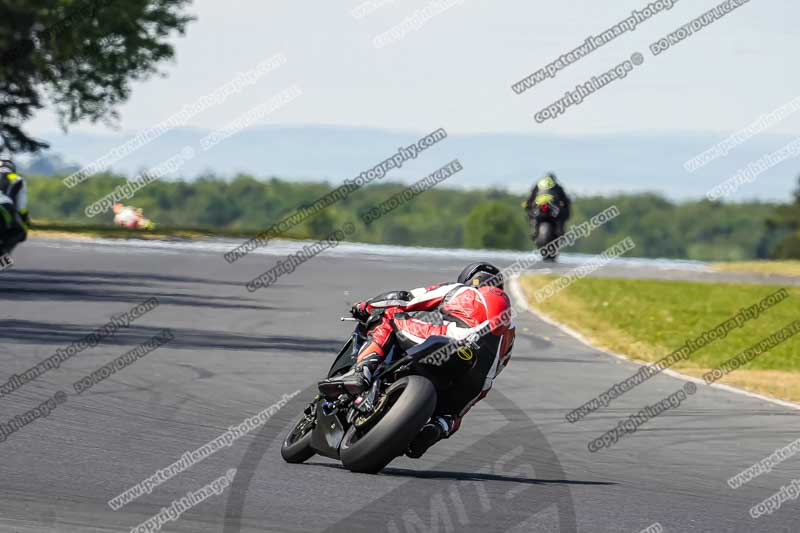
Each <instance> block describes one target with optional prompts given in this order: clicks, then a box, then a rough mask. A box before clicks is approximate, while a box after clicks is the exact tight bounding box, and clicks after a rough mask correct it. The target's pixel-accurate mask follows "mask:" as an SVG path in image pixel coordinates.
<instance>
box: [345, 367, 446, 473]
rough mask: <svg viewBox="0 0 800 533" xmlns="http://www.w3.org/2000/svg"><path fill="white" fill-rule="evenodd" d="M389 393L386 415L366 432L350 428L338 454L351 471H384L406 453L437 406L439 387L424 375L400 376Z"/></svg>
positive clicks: (388, 390)
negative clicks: (437, 390)
mask: <svg viewBox="0 0 800 533" xmlns="http://www.w3.org/2000/svg"><path fill="white" fill-rule="evenodd" d="M386 394H387V395H388V396H389V401H390V402H391V403H390V405H389V407H388V409H389V410H388V412H387V413H386V414H385V415H384V416H383V418H381V419H380V420H379V421H378V422H377V423H375V424H374V425H373V426H371V427H370V428H369V429H368V430H367V431H366V433H363V434H362V433H361V432H360V430H358V428H356V427H355V426H352V427H350V429H348V430H347V432H346V433H345V435H344V438H343V439H342V444H341V446H340V448H339V457H340V458H341V460H342V464H343V465H344V466H345V468H347V469H348V470H351V471H352V472H362V473H366V474H377V473H378V472H380V471H381V470H383V468H384V467H385V466H386V465H388V464H389V463H390V462H391V461H392V460H393V459H394V458H395V457H398V456H399V455H402V454H404V453H405V451H406V450H407V449H408V445H409V444H411V441H412V440H413V439H414V437H416V436H417V434H419V431H420V430H421V429H422V426H424V425H425V424H426V423H427V422H428V420H430V418H431V415H432V414H433V411H434V409H436V399H437V394H436V388H435V387H434V386H433V383H431V382H430V380H429V379H427V378H425V377H422V376H408V377H405V378H402V379H399V380H398V381H397V382H395V383H393V384H392V385H391V386H390V387H389V388H388V389H387V390H386Z"/></svg>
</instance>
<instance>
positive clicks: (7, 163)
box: [0, 159, 17, 174]
mask: <svg viewBox="0 0 800 533" xmlns="http://www.w3.org/2000/svg"><path fill="white" fill-rule="evenodd" d="M16 171H17V167H16V165H14V162H13V161H11V160H10V159H0V174H14V173H15V172H16Z"/></svg>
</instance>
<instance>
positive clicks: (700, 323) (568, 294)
mask: <svg viewBox="0 0 800 533" xmlns="http://www.w3.org/2000/svg"><path fill="white" fill-rule="evenodd" d="M557 278H558V276H552V275H547V276H543V275H529V276H524V277H522V278H521V280H520V281H521V285H522V288H523V290H524V291H525V294H526V296H527V298H528V302H529V303H530V305H531V306H532V307H533V308H535V309H536V310H537V311H539V312H540V313H542V314H544V315H547V316H549V317H551V318H553V319H555V320H557V321H559V322H561V323H563V324H566V325H567V326H569V327H571V328H572V329H574V330H576V331H578V332H580V333H581V334H583V335H584V336H586V337H587V338H588V339H590V340H591V342H592V343H593V344H595V346H598V347H600V348H603V349H606V350H610V351H613V352H616V353H619V354H623V355H626V356H628V357H630V358H631V359H635V360H639V361H644V362H653V361H656V360H658V359H660V358H662V357H664V356H666V355H668V354H670V353H672V352H674V351H675V350H677V349H679V348H680V347H681V346H683V345H684V343H685V342H686V340H687V339H695V338H696V337H698V336H700V335H702V334H703V332H705V331H706V330H710V329H713V328H714V327H715V326H717V325H718V324H720V323H722V322H725V321H726V320H728V319H730V318H731V317H733V316H734V315H735V314H736V313H737V312H738V311H739V310H740V309H742V308H745V307H750V306H752V305H753V304H756V303H757V302H759V301H760V300H761V299H762V298H764V297H765V296H768V295H769V294H772V293H774V292H775V291H777V290H778V289H780V288H781V287H780V286H776V285H750V284H748V285H745V284H723V283H698V282H687V281H662V280H632V279H612V278H595V277H587V278H583V279H580V280H578V281H577V282H575V283H573V284H572V285H570V286H568V287H567V288H565V289H563V290H561V291H559V292H557V293H556V294H555V295H553V296H552V297H551V298H549V299H546V300H543V301H542V302H537V299H536V298H535V297H534V294H535V292H536V291H537V290H538V289H541V288H543V287H545V286H546V285H547V284H548V283H550V282H552V281H554V280H555V279H557ZM787 291H788V292H789V298H787V299H785V300H783V301H782V302H780V303H778V304H777V305H775V306H774V307H771V308H769V309H768V310H765V311H764V312H763V313H762V314H761V315H760V316H759V317H758V318H755V319H752V320H748V321H747V322H745V323H744V324H743V326H742V327H741V328H736V329H734V330H733V331H731V332H730V333H729V334H728V335H727V336H725V337H724V338H720V339H718V340H715V341H712V342H711V343H710V344H707V345H706V346H705V347H703V348H700V349H699V350H697V351H695V352H694V353H693V354H692V355H691V356H690V357H689V358H688V359H687V360H685V361H679V362H678V363H676V364H675V365H673V366H672V367H671V368H672V369H673V370H677V371H679V372H682V373H684V374H688V375H691V376H696V377H699V378H702V375H703V374H704V373H705V372H707V371H709V370H711V369H712V368H716V367H718V366H719V365H721V364H722V363H723V362H725V361H727V360H728V359H730V358H731V357H734V356H735V355H737V354H739V353H740V352H741V351H743V350H745V349H747V348H749V347H751V346H752V345H754V344H756V343H758V342H759V341H761V340H762V339H764V338H765V337H767V336H769V335H770V334H772V333H773V332H775V331H776V330H779V329H781V328H782V327H785V326H787V325H788V324H790V323H792V322H794V321H795V320H797V319H798V318H800V303H798V302H800V288H798V287H787ZM718 383H725V384H728V385H734V386H737V387H740V388H743V389H746V390H749V391H753V392H758V393H761V394H766V395H769V396H772V397H775V398H780V399H784V400H790V401H795V402H800V335H797V336H794V337H792V338H790V339H789V340H788V341H786V342H784V343H782V344H780V345H779V346H776V347H775V348H773V349H772V350H770V351H769V352H767V353H765V354H763V355H761V356H759V357H757V358H755V359H754V360H753V361H751V362H749V363H748V364H747V365H745V366H743V367H741V368H739V369H738V370H736V371H734V372H731V373H730V374H728V375H727V376H725V377H724V378H722V379H721V380H720V381H718Z"/></svg>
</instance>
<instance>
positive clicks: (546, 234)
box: [536, 221, 558, 260]
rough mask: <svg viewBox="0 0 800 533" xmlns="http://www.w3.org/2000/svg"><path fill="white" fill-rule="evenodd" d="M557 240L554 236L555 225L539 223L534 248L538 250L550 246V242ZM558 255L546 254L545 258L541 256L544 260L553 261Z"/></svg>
mask: <svg viewBox="0 0 800 533" xmlns="http://www.w3.org/2000/svg"><path fill="white" fill-rule="evenodd" d="M556 238H557V236H556V227H555V224H553V223H552V222H548V221H543V222H540V223H539V234H538V235H537V237H536V247H537V248H539V249H540V250H541V249H542V248H544V247H546V246H547V245H548V244H550V242H551V241H554V240H555V239H556ZM557 255H558V253H557V252H556V253H555V254H547V255H546V256H542V257H543V258H544V259H545V260H548V259H549V260H554V259H555V258H556V256H557Z"/></svg>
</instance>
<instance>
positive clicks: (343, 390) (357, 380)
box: [317, 341, 383, 398]
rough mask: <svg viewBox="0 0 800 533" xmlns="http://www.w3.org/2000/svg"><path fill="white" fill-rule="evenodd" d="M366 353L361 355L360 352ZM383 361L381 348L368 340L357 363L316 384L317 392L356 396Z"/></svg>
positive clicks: (367, 385)
mask: <svg viewBox="0 0 800 533" xmlns="http://www.w3.org/2000/svg"><path fill="white" fill-rule="evenodd" d="M365 352H366V355H364V356H363V357H362V354H363V353H365ZM381 361H383V349H381V347H380V346H378V344H377V343H376V342H374V341H373V342H370V343H369V344H367V345H366V346H365V347H364V348H362V350H361V353H359V355H358V363H356V365H355V366H353V368H351V369H350V370H349V371H347V372H345V373H344V374H342V375H340V376H334V377H332V378H328V379H325V380H322V381H320V382H319V383H318V384H317V388H318V389H319V392H320V393H321V394H322V395H323V396H325V397H326V398H338V397H339V396H340V395H341V394H349V395H351V396H357V395H359V394H361V393H362V392H364V391H365V390H367V389H368V388H369V386H370V385H371V384H372V377H373V375H374V374H375V370H376V369H377V368H378V366H379V365H380V364H381Z"/></svg>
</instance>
